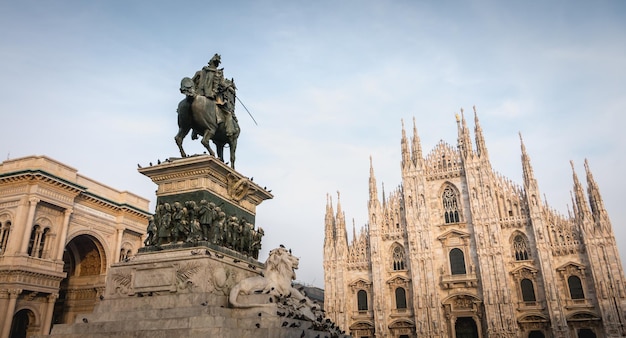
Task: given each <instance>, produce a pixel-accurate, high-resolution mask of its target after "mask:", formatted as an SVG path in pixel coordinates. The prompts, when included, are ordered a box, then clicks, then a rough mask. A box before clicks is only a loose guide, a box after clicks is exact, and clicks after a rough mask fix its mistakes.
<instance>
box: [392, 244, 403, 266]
mask: <svg viewBox="0 0 626 338" xmlns="http://www.w3.org/2000/svg"><path fill="white" fill-rule="evenodd" d="M393 270H394V271H399V270H405V265H404V248H403V247H402V246H401V245H396V246H395V247H394V248H393Z"/></svg>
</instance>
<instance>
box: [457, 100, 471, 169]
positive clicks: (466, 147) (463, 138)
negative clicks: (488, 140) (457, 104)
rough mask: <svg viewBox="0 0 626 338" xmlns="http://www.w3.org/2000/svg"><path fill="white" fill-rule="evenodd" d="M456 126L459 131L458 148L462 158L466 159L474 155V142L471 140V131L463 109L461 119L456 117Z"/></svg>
mask: <svg viewBox="0 0 626 338" xmlns="http://www.w3.org/2000/svg"><path fill="white" fill-rule="evenodd" d="M456 124H457V129H458V135H459V136H458V141H457V142H458V147H459V150H460V151H461V155H462V157H463V158H464V159H465V158H467V157H468V156H469V155H471V154H472V151H473V150H472V141H471V139H470V135H469V130H468V129H467V122H466V121H465V115H464V114H463V108H461V117H460V118H459V115H457V116H456Z"/></svg>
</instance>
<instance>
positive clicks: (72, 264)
mask: <svg viewBox="0 0 626 338" xmlns="http://www.w3.org/2000/svg"><path fill="white" fill-rule="evenodd" d="M63 263H64V266H63V271H64V272H65V273H67V276H66V277H65V279H63V280H62V281H61V286H60V289H59V298H58V299H57V301H56V303H55V306H54V314H53V320H52V324H59V323H71V322H73V321H74V318H76V315H77V314H79V313H89V312H91V311H92V310H93V308H94V306H95V304H96V301H97V299H98V296H99V293H100V292H101V291H102V290H104V284H105V279H106V266H107V258H106V254H105V251H104V247H103V246H102V244H101V243H100V241H99V240H98V239H97V238H95V237H94V236H91V235H79V236H76V237H74V238H73V239H72V240H71V241H70V242H69V243H68V244H67V246H66V247H65V251H64V252H63Z"/></svg>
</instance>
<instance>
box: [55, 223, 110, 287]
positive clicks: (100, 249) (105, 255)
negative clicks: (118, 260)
mask: <svg viewBox="0 0 626 338" xmlns="http://www.w3.org/2000/svg"><path fill="white" fill-rule="evenodd" d="M81 236H86V237H87V238H88V239H89V240H90V241H91V243H93V245H94V247H95V249H96V250H97V254H98V256H99V257H98V259H99V262H100V263H99V265H100V268H99V273H98V274H106V270H107V265H108V262H113V260H112V259H111V256H110V254H111V253H110V251H109V250H107V249H108V248H107V247H106V246H105V245H104V244H103V243H106V242H105V241H103V239H102V236H101V235H100V234H98V233H95V232H92V231H78V232H76V233H74V234H72V236H71V237H70V236H68V238H69V239H68V241H67V243H66V245H65V247H66V249H67V246H68V245H70V244H71V243H72V241H73V240H75V239H78V238H79V237H81ZM66 252H69V251H68V250H66ZM90 259H96V258H94V256H93V255H92V256H91V257H90ZM94 263H95V261H94ZM68 276H69V275H68Z"/></svg>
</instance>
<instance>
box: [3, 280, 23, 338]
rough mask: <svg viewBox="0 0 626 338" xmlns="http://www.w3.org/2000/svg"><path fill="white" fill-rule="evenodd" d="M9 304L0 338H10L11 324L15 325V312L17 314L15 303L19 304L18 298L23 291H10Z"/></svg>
mask: <svg viewBox="0 0 626 338" xmlns="http://www.w3.org/2000/svg"><path fill="white" fill-rule="evenodd" d="M8 291H9V304H8V306H7V309H6V311H7V312H6V313H5V315H4V327H3V328H2V332H0V338H9V334H10V333H11V324H12V323H13V312H15V303H17V297H18V296H19V295H20V293H22V290H21V289H9V290H8Z"/></svg>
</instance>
